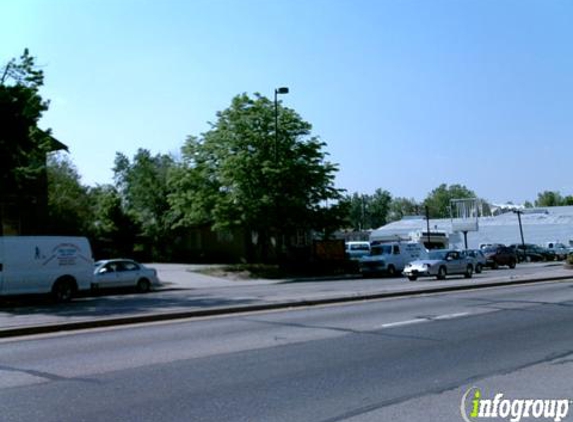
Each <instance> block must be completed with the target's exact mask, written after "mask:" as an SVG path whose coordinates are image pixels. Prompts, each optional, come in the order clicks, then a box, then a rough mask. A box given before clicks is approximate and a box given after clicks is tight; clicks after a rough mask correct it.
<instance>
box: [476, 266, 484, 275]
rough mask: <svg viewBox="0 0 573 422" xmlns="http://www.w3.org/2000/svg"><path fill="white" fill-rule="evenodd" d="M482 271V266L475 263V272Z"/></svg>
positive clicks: (479, 272)
mask: <svg viewBox="0 0 573 422" xmlns="http://www.w3.org/2000/svg"><path fill="white" fill-rule="evenodd" d="M482 271H483V266H482V265H481V264H477V265H476V274H481V272H482Z"/></svg>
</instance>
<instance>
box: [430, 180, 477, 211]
mask: <svg viewBox="0 0 573 422" xmlns="http://www.w3.org/2000/svg"><path fill="white" fill-rule="evenodd" d="M476 197H477V196H476V194H475V192H474V191H472V190H470V189H468V188H466V187H465V186H464V185H458V184H454V185H450V186H448V185H447V184H445V183H443V184H441V185H440V186H438V187H437V188H436V189H434V190H433V191H432V192H430V193H429V194H428V196H427V197H426V199H425V200H424V202H423V206H424V207H428V210H429V214H430V217H431V218H449V217H450V201H451V200H452V199H465V198H476Z"/></svg>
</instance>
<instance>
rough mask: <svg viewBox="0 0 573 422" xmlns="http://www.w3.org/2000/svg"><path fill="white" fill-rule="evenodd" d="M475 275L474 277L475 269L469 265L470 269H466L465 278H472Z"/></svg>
mask: <svg viewBox="0 0 573 422" xmlns="http://www.w3.org/2000/svg"><path fill="white" fill-rule="evenodd" d="M473 275H474V267H472V266H471V265H468V267H467V268H466V272H465V273H464V277H465V278H472V276H473Z"/></svg>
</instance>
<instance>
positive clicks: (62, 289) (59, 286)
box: [52, 278, 75, 303]
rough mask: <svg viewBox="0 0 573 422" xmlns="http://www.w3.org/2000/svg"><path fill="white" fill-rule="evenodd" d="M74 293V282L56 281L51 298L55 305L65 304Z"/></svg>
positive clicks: (68, 279) (66, 280)
mask: <svg viewBox="0 0 573 422" xmlns="http://www.w3.org/2000/svg"><path fill="white" fill-rule="evenodd" d="M74 292H75V282H74V280H73V279H71V278H61V279H58V280H57V281H56V282H55V283H54V286H53V287H52V297H53V299H54V301H55V302H56V303H66V302H69V301H71V300H72V297H73V296H74Z"/></svg>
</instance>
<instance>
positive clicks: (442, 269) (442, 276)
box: [436, 267, 448, 280]
mask: <svg viewBox="0 0 573 422" xmlns="http://www.w3.org/2000/svg"><path fill="white" fill-rule="evenodd" d="M447 275H448V271H447V270H446V267H440V268H439V269H438V275H437V276H436V278H437V279H438V280H444V279H445V278H446V276H447Z"/></svg>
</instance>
